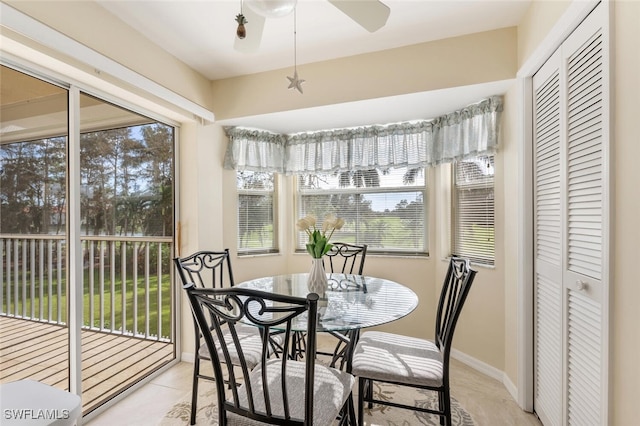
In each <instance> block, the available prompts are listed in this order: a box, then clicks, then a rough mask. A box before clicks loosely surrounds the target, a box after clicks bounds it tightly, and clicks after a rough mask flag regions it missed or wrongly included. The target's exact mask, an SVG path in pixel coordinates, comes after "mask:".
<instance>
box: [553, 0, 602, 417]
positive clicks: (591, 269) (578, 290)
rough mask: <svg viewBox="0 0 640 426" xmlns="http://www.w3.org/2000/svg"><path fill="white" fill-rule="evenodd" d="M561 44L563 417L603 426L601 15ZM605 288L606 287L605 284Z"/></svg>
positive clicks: (591, 16)
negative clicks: (563, 92) (564, 102)
mask: <svg viewBox="0 0 640 426" xmlns="http://www.w3.org/2000/svg"><path fill="white" fill-rule="evenodd" d="M599 9H600V10H596V11H594V12H592V14H591V15H590V16H589V17H588V18H587V20H586V21H585V22H583V24H582V25H581V26H580V27H579V28H578V29H577V30H576V31H575V32H574V33H573V34H572V35H571V37H569V39H567V41H566V42H565V43H564V45H563V48H562V52H563V62H564V63H565V64H566V80H567V106H566V109H567V120H566V121H567V134H566V139H567V141H566V181H567V188H566V199H567V217H566V231H565V232H566V236H567V242H566V254H565V259H564V264H565V270H564V276H563V282H564V284H565V292H566V294H565V297H566V307H567V313H566V321H567V330H566V333H567V334H566V345H567V357H566V360H567V366H566V371H565V375H566V380H567V383H566V388H567V394H566V406H567V412H566V418H567V421H568V424H570V425H603V424H606V417H605V415H606V399H607V394H606V389H607V386H606V371H605V368H604V365H606V348H607V339H608V336H607V333H606V329H607V321H606V318H605V313H607V309H605V304H604V303H603V302H604V301H605V300H608V298H607V297H604V296H605V295H604V287H603V278H604V277H605V274H606V271H607V270H608V268H607V267H606V266H605V259H607V258H608V256H607V255H606V253H605V251H606V249H607V247H606V246H605V244H604V236H605V235H608V229H607V226H606V223H607V222H606V219H607V211H606V208H605V206H606V202H605V196H606V191H605V190H604V188H605V187H606V182H607V179H606V178H607V176H606V172H607V170H605V168H604V165H605V157H606V148H607V146H608V145H607V144H608V139H607V140H606V142H607V144H606V143H605V136H606V132H605V131H606V128H607V126H608V122H607V118H608V114H607V113H606V112H607V111H608V104H606V99H605V91H606V93H608V87H607V85H606V82H607V72H608V70H607V69H605V64H606V63H608V60H606V57H605V55H606V53H607V52H606V49H605V44H604V32H603V30H602V22H603V18H602V10H604V8H603V6H599ZM605 281H606V280H605Z"/></svg>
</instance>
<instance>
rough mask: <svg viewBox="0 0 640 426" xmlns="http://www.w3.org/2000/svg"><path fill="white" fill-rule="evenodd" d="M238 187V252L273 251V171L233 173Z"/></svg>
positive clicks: (274, 246) (256, 252)
mask: <svg viewBox="0 0 640 426" xmlns="http://www.w3.org/2000/svg"><path fill="white" fill-rule="evenodd" d="M236 176H237V178H236V181H237V189H238V254H239V255H243V254H245V255H246V254H259V253H275V252H277V251H278V248H277V241H276V232H275V231H276V230H275V223H274V219H273V218H274V217H276V215H275V174H274V173H266V172H251V171H242V172H237V173H236Z"/></svg>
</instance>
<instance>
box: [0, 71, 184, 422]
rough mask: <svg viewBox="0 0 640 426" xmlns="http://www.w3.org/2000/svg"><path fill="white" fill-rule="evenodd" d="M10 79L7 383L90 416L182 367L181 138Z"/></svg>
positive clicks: (5, 185)
mask: <svg viewBox="0 0 640 426" xmlns="http://www.w3.org/2000/svg"><path fill="white" fill-rule="evenodd" d="M1 77H2V80H1V82H2V85H1V87H2V139H1V141H2V143H1V145H0V160H1V162H2V164H1V169H2V171H1V175H0V197H1V202H2V204H1V205H0V234H1V235H0V242H1V250H2V262H1V265H0V282H1V285H2V288H1V292H0V302H1V303H0V321H2V332H0V346H1V347H2V360H1V361H2V364H3V368H2V372H0V374H1V375H0V381H1V382H9V381H14V380H19V379H22V378H31V379H35V380H40V381H44V382H45V383H48V384H51V385H53V386H56V387H60V388H62V389H68V390H71V391H73V392H77V391H80V392H81V393H82V399H83V411H84V414H87V413H88V412H90V411H92V410H94V409H95V408H97V407H98V406H100V405H101V404H103V403H105V402H106V401H108V400H109V399H111V398H113V397H114V396H116V395H118V394H119V393H120V392H122V391H123V390H126V389H128V388H130V387H131V386H133V385H134V384H135V383H137V382H138V381H139V380H140V379H142V378H144V377H147V376H148V375H150V374H151V373H153V372H154V371H155V370H157V369H158V368H160V367H161V366H163V365H166V364H167V363H169V362H171V361H172V360H174V359H175V345H174V342H175V332H174V330H175V325H174V319H173V318H174V314H173V313H174V304H175V301H174V300H173V297H172V296H173V294H174V293H173V286H172V282H171V269H170V265H171V257H172V253H173V229H174V208H173V206H174V158H175V156H174V147H175V129H174V127H172V126H170V125H167V124H164V123H161V122H159V121H157V120H154V119H151V118H149V117H146V116H143V115H140V114H138V113H135V112H133V111H130V110H128V109H125V108H121V107H119V106H116V105H114V104H112V103H109V102H106V101H104V100H101V99H99V98H97V97H95V96H90V95H88V94H85V93H82V92H80V91H79V90H77V89H72V90H70V91H68V90H67V89H65V88H62V87H59V86H56V85H54V84H51V83H46V82H44V81H42V80H40V79H37V78H35V77H32V76H29V75H26V74H23V73H20V72H18V71H16V70H13V69H11V68H8V67H5V66H2V74H1ZM69 93H71V95H69ZM10 95H11V96H10ZM67 123H70V124H69V125H68V124H67ZM67 127H69V129H70V130H69V132H67ZM71 253H74V254H71ZM5 324H7V325H6V326H5ZM10 330H15V333H10ZM20 330H24V332H21V331H20ZM32 330H39V331H37V332H36V331H32ZM52 330H54V331H55V332H53V331H52ZM20 335H23V336H29V337H28V338H26V339H22V340H21V339H19V337H18V336H20ZM41 349H42V350H43V352H44V353H40V352H38V351H39V350H41ZM9 354H11V355H9ZM5 358H6V359H5ZM13 364H16V365H19V367H16V368H14V369H11V370H9V369H6V368H4V366H5V365H13ZM69 366H71V368H70V369H69Z"/></svg>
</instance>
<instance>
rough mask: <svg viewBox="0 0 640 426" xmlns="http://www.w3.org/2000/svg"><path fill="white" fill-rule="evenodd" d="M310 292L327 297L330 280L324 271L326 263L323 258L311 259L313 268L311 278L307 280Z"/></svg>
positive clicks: (310, 272)
mask: <svg viewBox="0 0 640 426" xmlns="http://www.w3.org/2000/svg"><path fill="white" fill-rule="evenodd" d="M307 287H308V289H309V293H316V294H317V295H318V296H320V297H321V298H324V297H325V292H326V291H327V287H328V281H327V274H326V273H325V272H324V263H323V262H322V258H320V259H311V270H310V271H309V279H308V280H307Z"/></svg>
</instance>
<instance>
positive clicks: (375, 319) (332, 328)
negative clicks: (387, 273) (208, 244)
mask: <svg viewBox="0 0 640 426" xmlns="http://www.w3.org/2000/svg"><path fill="white" fill-rule="evenodd" d="M308 276H309V274H307V273H300V274H285V275H277V276H269V277H261V278H256V279H252V280H249V281H244V282H242V283H240V284H237V286H238V287H245V288H252V289H256V290H262V291H266V292H271V293H276V294H283V295H289V296H296V297H306V296H307V294H309V293H310V291H309V289H308V287H307V279H308ZM327 281H328V286H327V289H326V291H324V294H319V296H320V300H319V302H318V325H317V328H316V331H317V332H327V333H330V334H331V335H333V336H334V337H336V338H338V339H339V340H340V341H341V342H343V343H344V346H343V347H342V348H341V349H340V350H339V351H338V349H336V351H334V353H333V357H332V361H331V365H332V366H335V365H336V363H337V362H340V368H345V369H346V371H351V357H352V355H353V349H354V348H355V344H356V342H357V340H358V337H359V335H360V330H361V329H363V328H368V327H374V326H378V325H382V324H386V323H389V322H392V321H396V320H398V319H400V318H402V317H405V316H407V315H408V314H410V313H411V312H412V311H413V310H414V309H415V308H416V307H417V306H418V296H417V295H416V294H415V293H414V292H413V291H412V290H411V289H410V288H408V287H406V286H404V285H402V284H399V283H397V282H395V281H391V280H387V279H384V278H378V277H372V276H367V275H353V274H339V273H327ZM292 329H293V330H294V331H300V332H304V331H306V330H307V324H306V320H305V319H304V317H303V318H302V319H301V320H300V321H298V322H297V323H294V324H292Z"/></svg>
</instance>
